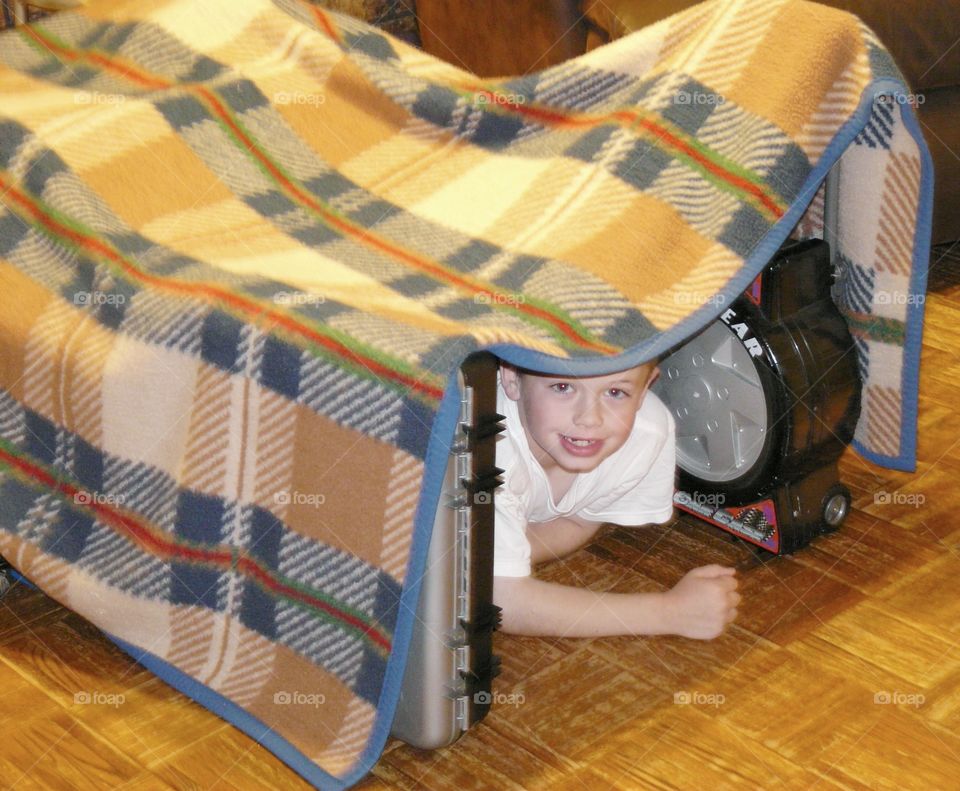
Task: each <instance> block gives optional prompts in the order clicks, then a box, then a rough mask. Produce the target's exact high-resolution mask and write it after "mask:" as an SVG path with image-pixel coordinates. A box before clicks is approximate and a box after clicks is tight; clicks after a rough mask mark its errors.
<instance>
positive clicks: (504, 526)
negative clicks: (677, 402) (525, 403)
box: [493, 386, 676, 577]
mask: <svg viewBox="0 0 960 791" xmlns="http://www.w3.org/2000/svg"><path fill="white" fill-rule="evenodd" d="M497 390H498V392H497V411H499V412H500V414H501V415H506V418H507V419H506V431H505V432H504V435H503V436H502V437H501V438H500V441H499V442H498V443H497V466H498V467H500V468H501V469H503V470H505V473H504V484H503V486H501V487H500V488H499V489H497V491H496V493H495V494H494V499H493V502H494V506H495V509H496V524H495V528H494V553H493V573H494V576H498V577H528V576H530V542H529V540H528V539H527V523H528V522H549V521H551V520H552V519H556V518H557V517H559V516H579V517H580V518H581V519H584V520H586V521H589V522H613V523H614V524H617V525H642V524H650V523H663V522H666V521H668V520H669V519H670V517H671V516H672V514H673V492H674V472H675V467H676V430H675V427H674V422H673V416H672V415H671V414H670V412H669V410H668V409H667V408H666V407H665V406H664V405H663V402H662V401H661V400H660V399H659V398H657V396H656V395H655V394H654V393H651V392H647V394H646V395H645V396H644V399H643V403H642V404H641V405H640V409H638V410H637V415H636V418H635V419H634V422H633V430H632V431H631V432H630V436H629V437H627V441H626V442H625V443H624V444H623V447H621V448H620V449H619V450H617V451H616V453H614V454H612V455H611V456H609V457H608V458H606V459H604V460H603V461H602V462H601V463H600V465H599V466H598V467H597V468H596V469H593V470H591V471H590V472H586V473H581V474H579V475H577V476H576V477H575V478H574V480H573V483H572V484H571V485H570V488H569V489H568V490H567V492H566V494H564V495H563V497H561V498H560V502H558V503H557V502H554V500H553V494H552V493H551V491H550V484H549V482H548V480H547V474H546V472H544V469H543V467H541V466H540V463H539V462H538V461H537V460H536V459H535V458H534V457H533V454H532V453H531V452H530V447H529V445H528V444H527V437H526V434H524V431H523V426H522V425H521V423H520V413H519V411H518V408H517V402H516V401H513V400H512V399H510V398H508V397H507V395H506V393H504V392H503V387H502V386H498V388H497Z"/></svg>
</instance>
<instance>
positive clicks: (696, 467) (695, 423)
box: [654, 321, 779, 497]
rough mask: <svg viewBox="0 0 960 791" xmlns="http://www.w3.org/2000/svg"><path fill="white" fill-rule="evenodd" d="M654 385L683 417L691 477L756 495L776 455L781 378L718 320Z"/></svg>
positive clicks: (682, 454) (684, 459)
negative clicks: (756, 490)
mask: <svg viewBox="0 0 960 791" xmlns="http://www.w3.org/2000/svg"><path fill="white" fill-rule="evenodd" d="M660 369H661V376H660V378H659V379H658V380H657V382H656V385H655V388H654V389H655V390H656V392H657V394H658V395H659V396H660V397H661V398H662V399H663V401H664V403H665V404H667V405H668V406H669V408H670V410H671V412H672V413H673V417H674V420H675V421H676V424H677V466H678V467H680V469H681V472H682V474H683V477H684V478H685V479H686V483H685V485H688V486H692V488H697V489H704V490H708V491H723V492H725V493H726V494H728V495H729V496H731V497H735V496H736V495H738V494H742V495H743V496H746V497H749V496H751V495H752V494H753V490H755V489H756V487H757V485H758V484H759V483H760V482H762V481H763V480H764V478H765V477H766V471H767V469H768V467H769V465H770V464H771V462H772V461H774V459H773V456H774V453H773V451H774V450H775V446H776V444H777V443H776V442H775V441H774V440H775V437H774V435H775V434H776V430H775V429H776V426H775V418H774V415H775V414H776V410H775V400H774V399H775V398H776V394H777V393H778V392H779V384H778V382H777V380H776V378H775V377H774V376H773V375H772V373H771V371H770V369H769V368H768V367H767V366H766V365H765V364H764V363H763V362H761V361H758V360H757V359H756V358H755V357H753V356H751V354H750V352H749V351H748V350H747V348H746V347H745V346H744V344H743V342H742V341H741V339H740V338H739V336H738V335H737V334H736V333H735V332H734V331H733V330H732V329H731V328H730V327H729V326H727V325H726V324H724V323H723V322H722V321H715V322H713V323H712V324H710V325H709V326H708V327H707V328H706V329H705V330H704V331H703V332H701V333H700V334H699V335H697V336H696V337H695V338H694V339H693V340H691V341H689V342H688V343H686V344H685V345H684V346H682V347H681V348H680V349H678V350H677V351H676V352H674V353H673V354H671V355H670V356H669V357H667V358H666V359H665V360H664V361H663V362H662V363H661V364H660Z"/></svg>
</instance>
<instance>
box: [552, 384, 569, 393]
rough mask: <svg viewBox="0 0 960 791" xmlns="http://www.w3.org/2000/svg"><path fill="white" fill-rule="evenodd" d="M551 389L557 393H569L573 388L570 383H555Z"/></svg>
mask: <svg viewBox="0 0 960 791" xmlns="http://www.w3.org/2000/svg"><path fill="white" fill-rule="evenodd" d="M550 389H551V390H553V391H554V392H555V393H569V392H570V391H571V390H572V389H573V388H572V387H571V386H570V383H569V382H554V383H553V384H552V385H550Z"/></svg>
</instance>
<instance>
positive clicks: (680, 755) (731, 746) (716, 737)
mask: <svg viewBox="0 0 960 791" xmlns="http://www.w3.org/2000/svg"><path fill="white" fill-rule="evenodd" d="M693 734H695V736H692V735H693ZM589 764H590V767H591V769H592V771H593V772H594V773H595V774H596V775H597V776H598V777H599V778H602V780H603V781H604V782H603V784H602V785H598V786H596V787H603V788H605V787H607V786H611V787H612V788H616V789H624V791H627V790H628V789H629V790H630V791H632V790H633V789H638V788H643V789H648V788H669V789H691V788H709V789H715V790H716V791H720V790H721V789H724V790H726V789H729V791H738V790H739V789H744V788H751V789H772V788H777V789H781V788H783V789H810V788H813V787H816V788H820V789H824V791H829V790H830V789H839V788H844V787H845V786H842V785H838V784H835V783H834V782H832V781H830V780H827V779H825V778H823V777H822V776H820V775H818V774H817V773H815V772H812V771H810V770H808V769H805V768H803V767H801V766H797V765H796V764H794V763H793V762H792V761H790V760H787V759H785V758H784V757H783V756H782V755H780V754H778V753H776V752H775V751H773V750H771V749H770V748H769V747H767V746H765V745H764V744H763V743H762V742H761V741H758V740H756V739H752V738H749V737H747V736H744V735H743V734H742V733H740V732H739V731H737V730H736V729H735V728H732V727H731V726H730V725H728V724H727V723H725V722H724V721H723V720H721V719H719V718H718V717H716V716H715V714H714V712H711V711H709V710H707V711H705V710H703V709H702V708H700V707H698V706H695V705H692V704H686V705H675V706H673V709H672V710H666V711H664V712H663V714H662V715H660V716H657V717H656V718H655V719H654V720H652V721H651V722H650V723H648V725H647V726H646V727H645V728H644V729H643V730H642V731H640V732H639V733H637V732H636V731H631V732H630V733H624V734H620V735H618V736H616V737H615V738H613V739H611V740H609V741H607V742H605V743H604V744H603V745H602V749H598V750H596V751H595V752H593V753H591V755H590V756H589ZM863 788H864V789H865V788H866V787H865V786H864V787H863Z"/></svg>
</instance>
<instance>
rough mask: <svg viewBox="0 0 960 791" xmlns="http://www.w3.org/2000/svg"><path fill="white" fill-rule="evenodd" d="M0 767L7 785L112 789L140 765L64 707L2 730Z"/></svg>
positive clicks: (136, 772) (94, 790)
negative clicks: (114, 747)
mask: <svg viewBox="0 0 960 791" xmlns="http://www.w3.org/2000/svg"><path fill="white" fill-rule="evenodd" d="M0 772H2V776H3V778H4V780H5V782H8V783H9V787H10V788H17V789H22V788H29V789H32V788H38V789H39V788H42V789H50V788H70V789H76V788H82V789H85V791H86V790H87V789H89V791H99V790H100V789H104V790H105V789H113V788H116V787H117V786H119V785H122V784H123V783H125V782H128V781H130V780H133V779H134V778H136V777H137V776H138V775H139V774H140V772H141V768H140V767H139V766H137V765H136V764H135V763H133V762H132V761H131V760H130V759H129V758H127V757H126V756H124V755H123V754H122V753H121V752H119V751H118V750H115V749H113V748H112V747H111V746H110V745H109V744H107V743H106V742H105V741H103V740H101V739H99V738H97V737H96V736H93V735H91V734H90V733H89V732H88V731H86V730H84V729H83V728H82V727H80V726H79V723H78V722H77V721H76V720H74V719H73V718H72V717H70V716H69V715H68V714H67V713H66V712H64V711H49V712H47V715H46V716H44V717H42V718H41V717H34V718H31V719H27V720H24V721H23V722H21V723H20V724H18V725H17V727H13V728H10V729H8V730H7V732H5V733H4V738H3V749H2V751H0Z"/></svg>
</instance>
